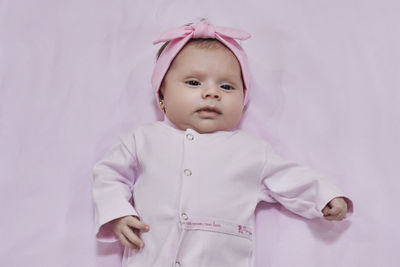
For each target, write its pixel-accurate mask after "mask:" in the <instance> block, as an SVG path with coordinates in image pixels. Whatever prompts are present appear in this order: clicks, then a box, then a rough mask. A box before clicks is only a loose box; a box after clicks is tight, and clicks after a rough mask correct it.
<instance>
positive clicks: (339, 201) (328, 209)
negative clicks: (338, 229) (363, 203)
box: [322, 197, 347, 221]
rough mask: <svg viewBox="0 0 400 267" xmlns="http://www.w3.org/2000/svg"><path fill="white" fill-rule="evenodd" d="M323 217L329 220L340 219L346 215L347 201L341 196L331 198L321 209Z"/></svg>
mask: <svg viewBox="0 0 400 267" xmlns="http://www.w3.org/2000/svg"><path fill="white" fill-rule="evenodd" d="M322 213H323V214H324V218H325V219H326V220H329V221H334V220H336V221H341V220H343V219H344V218H345V217H346V213H347V203H346V201H345V200H344V198H342V197H336V198H334V199H332V200H331V201H330V202H329V203H328V204H327V205H326V206H325V208H324V209H323V210H322Z"/></svg>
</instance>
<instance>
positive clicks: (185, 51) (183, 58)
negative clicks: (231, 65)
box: [169, 41, 240, 69]
mask: <svg viewBox="0 0 400 267" xmlns="http://www.w3.org/2000/svg"><path fill="white" fill-rule="evenodd" d="M211 44H212V45H205V44H204V43H198V42H192V43H190V42H189V43H188V44H186V45H185V46H184V47H183V48H182V49H181V50H180V51H179V53H178V54H177V55H176V56H175V58H174V59H173V61H172V62H171V64H170V67H169V69H174V68H176V67H177V66H178V65H179V62H184V63H185V66H191V65H194V64H196V62H193V61H192V60H193V59H194V58H196V57H195V56H196V55H197V58H199V57H200V58H202V56H203V55H204V53H207V52H210V53H212V54H215V52H218V53H219V52H222V53H223V54H225V55H229V58H228V60H229V61H230V60H234V61H235V62H236V63H237V65H238V66H239V68H240V63H239V61H238V59H237V58H236V56H235V54H234V53H233V52H232V51H231V50H230V49H229V48H227V47H226V46H225V45H224V44H222V43H221V42H219V41H215V42H213V43H211ZM197 52H200V53H197ZM188 58H190V59H188ZM208 60H220V58H215V57H211V58H209V59H208Z"/></svg>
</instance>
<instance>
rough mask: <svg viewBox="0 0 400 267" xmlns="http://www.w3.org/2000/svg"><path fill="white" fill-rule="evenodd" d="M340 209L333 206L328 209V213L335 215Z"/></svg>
mask: <svg viewBox="0 0 400 267" xmlns="http://www.w3.org/2000/svg"><path fill="white" fill-rule="evenodd" d="M341 211H342V209H341V208H340V207H338V206H333V207H332V208H331V209H329V215H332V216H337V215H339V213H340V212H341Z"/></svg>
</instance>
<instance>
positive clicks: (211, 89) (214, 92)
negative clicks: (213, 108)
mask: <svg viewBox="0 0 400 267" xmlns="http://www.w3.org/2000/svg"><path fill="white" fill-rule="evenodd" d="M203 98H214V99H220V98H221V93H220V91H219V89H218V87H216V86H214V85H213V86H208V87H207V88H205V90H204V92H203Z"/></svg>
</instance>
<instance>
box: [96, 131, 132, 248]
mask: <svg viewBox="0 0 400 267" xmlns="http://www.w3.org/2000/svg"><path fill="white" fill-rule="evenodd" d="M137 166H138V164H137V157H136V154H135V142H134V135H133V134H130V135H127V136H123V137H122V138H119V141H118V142H116V144H114V145H113V146H112V147H111V149H110V150H109V151H108V152H107V154H106V155H105V157H104V158H103V159H101V160H100V161H98V162H97V163H96V164H95V165H94V167H93V190H92V193H93V202H94V217H95V218H94V220H95V232H96V237H97V240H99V241H102V242H114V241H117V238H116V237H115V235H114V233H113V231H112V229H111V227H110V225H109V224H108V222H110V221H112V220H114V219H117V218H120V217H123V216H128V215H133V216H138V217H139V215H138V213H137V212H136V210H135V208H134V207H133V205H132V187H133V184H134V182H135V181H134V178H135V171H136V169H137Z"/></svg>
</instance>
